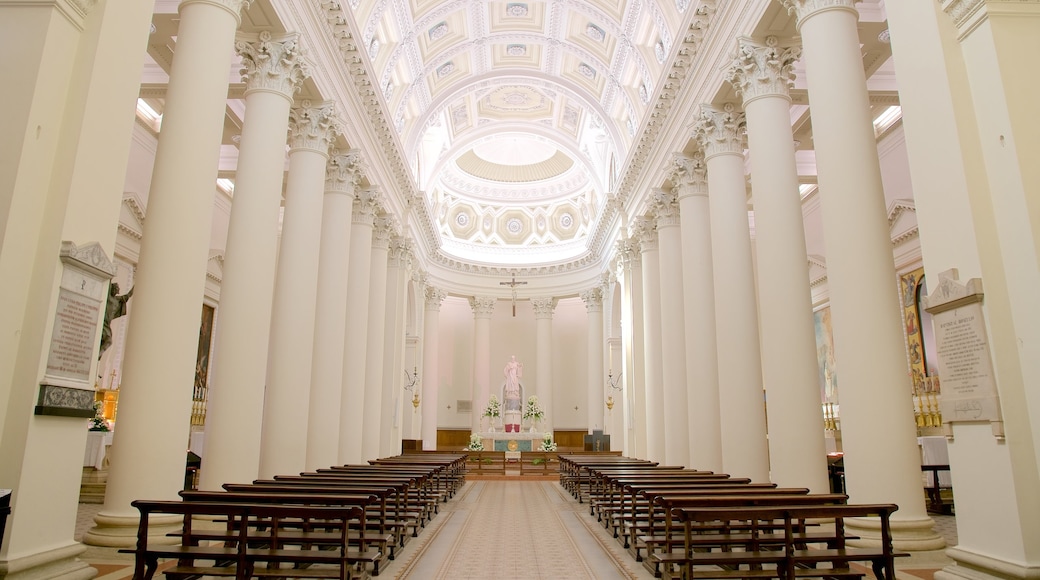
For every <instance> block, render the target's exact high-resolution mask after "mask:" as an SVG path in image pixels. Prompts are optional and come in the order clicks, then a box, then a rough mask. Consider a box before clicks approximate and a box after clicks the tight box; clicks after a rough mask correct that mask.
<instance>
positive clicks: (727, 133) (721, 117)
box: [693, 103, 746, 159]
mask: <svg viewBox="0 0 1040 580" xmlns="http://www.w3.org/2000/svg"><path fill="white" fill-rule="evenodd" d="M745 127H746V120H745V118H744V113H743V112H741V111H737V109H736V106H734V105H733V104H732V103H726V105H725V106H724V107H723V108H722V110H719V109H716V108H714V107H711V106H708V105H701V107H700V115H698V118H697V121H696V122H694V125H693V138H694V139H696V140H697V142H698V143H700V145H701V148H702V149H703V150H704V158H705V159H711V158H712V157H714V156H716V155H724V154H731V155H732V154H737V155H741V156H743V154H744V136H745Z"/></svg>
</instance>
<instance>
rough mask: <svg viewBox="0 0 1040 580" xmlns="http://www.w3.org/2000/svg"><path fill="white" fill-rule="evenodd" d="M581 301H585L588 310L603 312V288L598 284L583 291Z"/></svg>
mask: <svg viewBox="0 0 1040 580" xmlns="http://www.w3.org/2000/svg"><path fill="white" fill-rule="evenodd" d="M581 301H582V302H584V303H585V310H586V311H587V312H590V313H591V312H603V288H602V287H599V286H596V287H595V288H589V289H588V290H586V291H584V292H582V293H581Z"/></svg>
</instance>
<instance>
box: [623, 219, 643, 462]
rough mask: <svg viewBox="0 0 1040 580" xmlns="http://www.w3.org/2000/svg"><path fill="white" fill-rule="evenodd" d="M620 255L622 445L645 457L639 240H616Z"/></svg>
mask: <svg viewBox="0 0 1040 580" xmlns="http://www.w3.org/2000/svg"><path fill="white" fill-rule="evenodd" d="M618 253H619V254H620V255H621V263H622V266H621V282H622V284H621V294H622V305H621V332H622V337H621V345H622V349H623V357H622V374H623V375H624V385H625V387H624V388H625V391H624V399H625V407H626V410H625V437H626V445H625V449H626V450H628V451H629V453H631V454H632V455H633V456H634V457H638V458H640V459H646V458H647V457H648V455H647V448H646V429H647V425H646V403H647V401H646V376H645V375H644V374H643V367H644V366H645V365H646V357H645V353H644V351H643V266H642V261H641V256H640V253H639V245H638V242H636V241H635V240H633V239H631V238H629V239H624V240H621V241H619V242H618Z"/></svg>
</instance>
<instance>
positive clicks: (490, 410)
mask: <svg viewBox="0 0 1040 580" xmlns="http://www.w3.org/2000/svg"><path fill="white" fill-rule="evenodd" d="M484 416H485V417H487V418H488V423H490V424H491V426H490V428H489V429H488V430H489V431H490V432H491V433H494V432H495V419H497V418H498V417H500V416H502V403H500V402H499V401H498V396H497V395H491V398H490V399H488V404H487V406H486V407H484Z"/></svg>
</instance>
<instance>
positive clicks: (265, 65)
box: [235, 30, 310, 100]
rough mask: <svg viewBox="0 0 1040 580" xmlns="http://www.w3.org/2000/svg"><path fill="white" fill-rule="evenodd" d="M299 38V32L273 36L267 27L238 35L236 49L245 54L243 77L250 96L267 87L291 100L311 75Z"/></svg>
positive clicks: (267, 89) (243, 57) (242, 55)
mask: <svg viewBox="0 0 1040 580" xmlns="http://www.w3.org/2000/svg"><path fill="white" fill-rule="evenodd" d="M299 37H300V35H299V33H297V32H292V33H289V34H280V35H278V36H274V35H272V34H271V33H270V32H268V31H266V30H264V31H263V32H260V33H259V34H246V33H240V34H239V35H238V38H237V39H236V41H235V51H236V52H237V53H238V54H239V56H241V57H242V71H241V72H242V80H244V81H245V82H246V94H247V95H248V94H249V93H250V92H252V91H258V90H265V91H271V92H275V93H278V94H281V95H283V96H284V97H286V98H287V99H290V100H291V99H292V96H293V94H295V93H296V92H297V91H299V90H300V85H302V84H303V80H304V79H305V78H307V77H308V76H310V74H309V71H308V70H307V69H308V66H307V62H306V60H305V59H304V58H303V51H302V50H301V49H300V46H299V44H298V43H297V39H298V38H299Z"/></svg>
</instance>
